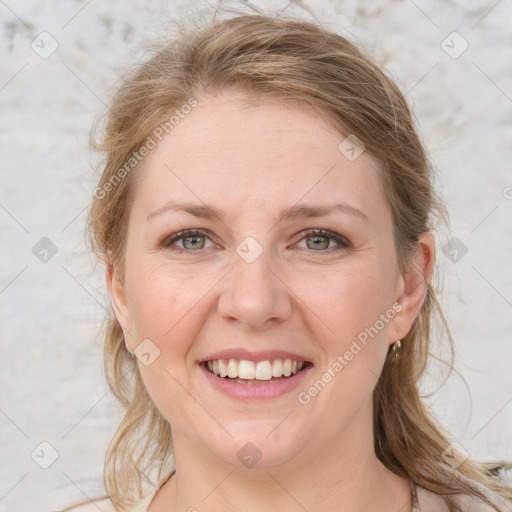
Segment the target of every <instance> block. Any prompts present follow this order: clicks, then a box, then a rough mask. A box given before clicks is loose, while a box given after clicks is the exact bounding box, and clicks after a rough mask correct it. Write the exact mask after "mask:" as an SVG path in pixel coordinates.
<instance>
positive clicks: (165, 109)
mask: <svg viewBox="0 0 512 512" xmlns="http://www.w3.org/2000/svg"><path fill="white" fill-rule="evenodd" d="M226 91H228V92H229V91H236V92H241V93H244V94H246V95H247V97H250V98H251V99H252V100H256V101H260V100H261V101H273V100H279V101H281V102H282V101H289V102H290V104H299V105H303V106H307V107H309V108H313V109H314V110H315V111H317V112H318V113H319V114H320V115H321V116H323V118H325V119H327V120H329V121H330V122H331V123H332V124H333V126H334V127H335V128H336V129H337V130H338V131H339V133H340V136H343V137H344V136H348V135H349V134H351V135H355V136H356V137H357V138H358V139H359V140H360V141H362V143H363V144H364V147H365V150H366V151H367V152H368V153H369V154H371V155H373V156H374V157H375V158H376V159H377V160H378V161H379V163H380V172H381V175H382V183H383V186H384V190H385V193H386V196H387V199H388V201H389V205H390V207H391V211H392V218H393V223H394V243H395V246H396V251H397V255H398V260H399V263H400V266H401V269H402V270H405V269H407V268H409V266H410V265H411V261H412V256H413V255H414V253H415V250H416V249H417V247H418V238H419V237H420V235H421V234H422V233H425V232H427V231H430V230H432V229H433V220H434V219H439V218H442V217H443V215H444V209H443V206H442V204H441V202H440V201H439V200H438V199H437V196H436V194H435V192H434V189H433V171H432V166H431V164H430V162H429V159H428V156H427V152H426V149H425V148H424V146H423V144H422V141H421V140H420V137H419V136H418V133H417V131H416V129H415V126H414V121H413V118H412V116H411V112H410V110H409V107H408V104H407V101H406V99H405V97H404V95H403V94H402V93H401V92H400V90H399V88H398V87H397V86H396V84H395V83H394V82H393V81H392V80H391V79H390V78H389V77H388V76H387V75H386V74H385V73H384V72H383V70H382V69H381V68H380V66H378V65H377V64H375V63H374V61H373V59H372V58H371V57H370V56H369V55H368V54H366V52H365V51H364V50H363V49H361V48H359V47H358V46H357V45H356V44H354V43H352V42H350V41H349V40H347V39H346V38H344V37H342V36H341V35H338V34H335V33H331V32H329V31H327V30H326V29H324V28H323V27H322V26H320V25H319V24H316V23H311V22H306V21H303V20H300V19H296V18H291V17H284V16H276V15H264V14H243V15H237V16H235V17H232V18H230V19H225V20H220V21H215V22H214V23H210V24H209V25H208V26H206V27H201V28H194V29H189V30H188V31H187V32H185V33H184V34H182V35H181V36H180V37H176V38H174V39H173V40H171V41H167V42H165V44H163V45H162V46H161V47H159V48H158V49H157V50H156V52H155V53H154V54H153V55H152V56H151V57H150V58H148V59H147V60H145V61H144V62H142V63H140V64H138V65H137V66H136V68H135V69H134V70H132V71H131V72H130V73H129V74H128V75H126V76H125V77H124V80H123V82H122V84H121V86H120V87H119V88H118V90H117V91H116V94H115V95H114V97H113V100H112V102H111V105H110V108H109V112H108V114H107V119H106V125H105V127H104V134H103V137H102V140H101V144H100V150H101V151H102V153H103V155H104V161H103V163H102V167H103V172H102V176H101V178H100V181H99V184H98V188H97V189H96V192H95V194H94V199H93V202H92V206H91V209H90V212H89V217H88V227H89V232H90V237H91V240H90V242H91V245H92V248H93V250H94V251H95V252H96V254H97V255H98V256H99V258H100V260H101V261H103V262H104V263H105V264H107V265H113V266H114V267H115V268H116V271H118V272H120V275H121V276H123V275H124V274H123V261H124V257H123V256H124V249H125V243H126V233H127V225H128V217H129V213H130V205H131V202H132V199H133V195H134V192H135V191H136V185H137V180H136V178H137V175H138V173H140V172H143V169H142V168H141V165H140V163H138V162H137V163H136V164H134V165H133V168H132V167H126V164H127V162H130V159H132V158H133V157H134V155H138V154H139V150H140V148H141V147H143V146H144V144H147V143H148V141H149V139H148V137H149V138H153V137H154V131H155V129H156V128H157V127H159V126H167V128H169V119H170V116H171V115H172V114H173V113H174V112H176V110H180V109H182V108H183V106H184V105H187V104H189V105H190V104H192V101H191V100H193V101H199V100H201V99H205V98H208V97H209V96H210V97H211V96H214V95H217V94H221V93H224V92H226ZM166 123H167V125H166ZM169 129H170V128H169ZM340 140H341V138H340ZM132 163H133V162H132ZM130 165H132V164H130ZM123 169H124V172H121V170H123ZM106 192H108V193H106ZM436 321H437V322H439V323H440V324H441V325H442V326H444V327H446V329H444V330H443V331H442V332H443V333H444V336H445V338H446V340H447V341H446V343H448V344H449V345H450V346H452V340H451V337H450V335H449V330H448V328H447V325H446V321H445V319H444V317H443V314H442V311H441V308H440V305H439V303H438V302H437V300H436V296H435V293H434V289H433V287H432V286H431V285H429V288H428V292H427V296H426V299H425V301H424V303H423V306H422V308H421V311H420V312H419V314H418V317H417V318H416V320H415V322H414V324H413V327H412V329H411V330H410V332H409V333H408V334H407V335H406V336H405V337H404V339H402V341H401V354H400V357H399V358H398V360H396V358H395V357H394V355H393V354H392V351H391V350H390V351H389V352H388V355H387V357H386V360H385V363H384V368H383V371H382V374H381V376H380V378H379V380H378V383H377V385H376V388H375V390H374V394H373V407H374V439H375V452H376V456H377V457H378V458H379V460H380V461H381V462H382V463H383V464H384V465H385V466H386V467H387V468H389V469H390V470H391V471H393V472H394V473H396V474H397V475H400V476H402V477H406V478H408V479H411V480H412V481H414V482H415V483H416V484H418V485H420V486H422V487H424V488H426V489H429V490H431V491H433V492H435V493H437V494H440V495H443V496H445V499H446V500H447V503H448V505H449V507H450V510H460V508H459V506H458V505H457V503H456V502H455V501H454V500H453V499H452V496H453V495H455V494H461V493H463V494H471V495H474V496H477V497H479V498H480V499H483V500H484V501H485V502H487V503H489V501H488V500H487V498H486V497H485V496H484V493H482V490H481V489H482V484H483V485H484V486H485V487H486V488H490V489H493V490H494V491H495V492H497V493H498V494H501V495H502V496H506V497H510V494H509V490H507V488H506V487H505V486H504V485H503V484H501V483H500V482H499V481H497V480H496V479H495V478H493V477H492V475H491V471H490V470H489V468H487V467H485V466H484V465H482V464H477V463H475V462H472V461H470V460H469V459H467V460H465V461H464V462H463V463H462V464H461V465H460V466H459V467H458V468H457V470H453V469H452V468H451V467H450V466H449V465H448V464H447V463H446V462H445V461H444V460H443V458H442V453H443V451H444V450H445V449H446V448H447V446H448V445H449V444H450V441H449V440H448V438H447V435H446V434H445V433H444V432H443V431H442V429H441V427H440V426H439V425H438V424H437V422H436V421H435V419H434V417H433V415H432V413H431V412H430V411H429V410H428V408H427V406H426V404H425V403H424V401H423V400H422V397H421V396H420V391H419V379H420V377H421V376H422V374H423V373H424V370H425V368H426V365H427V361H428V360H429V352H430V351H429V342H430V341H431V338H432V337H433V333H432V331H433V327H434V322H436ZM104 361H105V371H106V375H107V379H108V383H109V386H110V387H111V389H112V391H113V393H114V394H115V396H116V397H117V398H118V399H119V401H120V402H121V404H122V406H123V407H124V409H125V415H124V417H123V419H122V421H121V423H120V425H119V427H118V429H117V432H116V433H115V435H114V438H113V439H112V441H111V443H110V445H109V448H108V451H107V455H106V461H105V468H104V470H105V473H104V478H105V486H106V489H107V492H108V494H109V497H110V499H111V501H112V503H113V504H114V506H115V507H116V508H117V510H119V511H122V512H124V511H127V510H129V507H130V506H131V505H133V503H134V502H136V501H137V500H138V499H140V497H141V482H142V481H143V480H147V476H148V474H149V472H150V471H152V470H154V469H155V468H156V469H158V476H159V477H160V476H161V472H162V471H163V468H164V467H165V464H166V462H167V461H168V460H169V458H170V456H171V455H172V437H171V427H170V425H169V423H168V422H167V420H166V419H165V418H164V417H163V416H162V415H161V414H160V412H159V411H158V409H157V408H156V406H155V405H154V404H153V402H152V400H151V398H150V397H149V396H148V393H147V391H146V389H145V387H144V384H143V381H142V378H141V375H140V373H139V369H138V365H137V361H136V359H135V358H132V357H130V354H129V352H128V351H127V348H126V346H125V343H124V337H123V332H122V330H121V327H120V325H119V323H118V321H117V320H116V318H115V316H114V315H113V314H110V315H109V316H108V318H107V319H106V328H105V344H104ZM134 489H138V491H137V492H135V491H134ZM493 507H494V508H495V509H496V510H499V509H498V508H497V507H496V505H493Z"/></svg>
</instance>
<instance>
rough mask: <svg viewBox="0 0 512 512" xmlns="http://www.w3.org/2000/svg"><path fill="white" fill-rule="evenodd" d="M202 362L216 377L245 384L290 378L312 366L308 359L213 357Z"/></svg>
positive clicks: (265, 382) (267, 382)
mask: <svg viewBox="0 0 512 512" xmlns="http://www.w3.org/2000/svg"><path fill="white" fill-rule="evenodd" d="M201 364H202V365H203V367H204V368H205V369H206V370H207V371H208V372H210V373H211V374H213V375H215V376H216V377H220V378H221V379H226V380H228V381H230V382H235V383H237V384H244V385H258V384H269V383H271V382H275V381H278V380H284V379H288V378H291V377H293V376H295V375H297V373H299V372H301V371H303V370H304V369H306V368H307V367H308V366H311V363H309V362H307V361H297V360H293V359H274V360H269V359H266V360H263V361H249V360H247V359H213V360H209V361H204V362H202V363H201Z"/></svg>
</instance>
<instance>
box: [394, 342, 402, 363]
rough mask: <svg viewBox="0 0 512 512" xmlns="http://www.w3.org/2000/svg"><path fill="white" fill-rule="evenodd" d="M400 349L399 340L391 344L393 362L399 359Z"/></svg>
mask: <svg viewBox="0 0 512 512" xmlns="http://www.w3.org/2000/svg"><path fill="white" fill-rule="evenodd" d="M401 348H402V344H401V343H400V340H397V341H395V343H393V356H394V359H393V360H394V361H396V360H397V359H399V358H400V350H401Z"/></svg>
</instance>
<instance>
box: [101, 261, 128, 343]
mask: <svg viewBox="0 0 512 512" xmlns="http://www.w3.org/2000/svg"><path fill="white" fill-rule="evenodd" d="M105 279H106V282H107V287H108V293H109V295H110V302H111V304H112V309H113V310H114V314H115V316H116V318H117V321H118V322H119V324H120V325H121V329H123V331H124V333H125V335H126V334H127V333H129V332H130V331H131V329H132V320H131V314H130V308H129V307H128V301H127V299H126V292H125V285H124V282H122V281H121V279H120V278H119V275H118V272H116V270H115V267H114V265H113V264H112V263H111V261H106V262H105Z"/></svg>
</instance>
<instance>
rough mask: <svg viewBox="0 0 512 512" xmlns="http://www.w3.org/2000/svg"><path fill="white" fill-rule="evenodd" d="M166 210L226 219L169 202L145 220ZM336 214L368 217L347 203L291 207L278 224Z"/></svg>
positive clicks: (205, 207) (207, 209)
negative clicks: (285, 221)
mask: <svg viewBox="0 0 512 512" xmlns="http://www.w3.org/2000/svg"><path fill="white" fill-rule="evenodd" d="M168 210H175V211H183V212H186V213H188V214H190V215H193V216H194V217H197V218H200V219H217V220H220V221H224V219H226V217H227V215H226V213H225V212H223V211H222V210H219V209H218V208H215V207H214V206H209V205H206V204H205V205H200V204H195V203H190V202H178V201H169V202H168V203H166V204H165V205H163V206H162V207H161V208H158V209H157V210H154V211H153V212H151V213H150V214H149V215H148V216H147V219H148V220H149V219H150V218H152V217H155V216H157V215H160V214H162V213H164V212H166V211H168ZM337 212H341V213H344V214H346V215H352V216H355V217H359V218H361V219H363V220H365V221H368V217H367V216H366V215H365V214H364V213H363V212H362V211H361V210H359V209H358V208H355V207H354V206H350V205H349V204H347V203H335V204H333V205H329V206H318V205H307V204H304V205H296V206H292V207H291V208H288V209H287V210H283V211H281V212H280V214H279V220H278V222H283V221H284V220H291V219H304V218H314V217H326V216H328V215H331V214H333V213H337Z"/></svg>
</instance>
